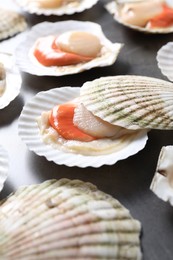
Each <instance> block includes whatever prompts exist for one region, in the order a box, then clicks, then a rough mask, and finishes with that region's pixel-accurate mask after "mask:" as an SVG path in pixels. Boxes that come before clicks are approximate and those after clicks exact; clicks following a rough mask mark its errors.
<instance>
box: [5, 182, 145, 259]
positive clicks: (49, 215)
mask: <svg viewBox="0 0 173 260" xmlns="http://www.w3.org/2000/svg"><path fill="white" fill-rule="evenodd" d="M0 213H1V214H0V232H1V238H2V239H1V240H0V258H1V259H6V260H10V259H13V260H22V259H33V260H39V259H73V258H75V259H93V260H94V259H103V258H104V259H117V260H121V259H134V260H140V259H141V258H142V253H141V249H140V237H139V236H140V232H141V224H140V222H139V221H138V220H135V219H133V218H132V216H131V215H130V213H129V211H128V210H127V209H126V208H125V207H124V206H122V205H121V204H120V203H119V202H118V201H117V200H116V199H114V198H113V197H111V196H110V195H108V194H106V193H104V192H102V191H100V190H98V189H97V187H96V186H94V185H92V184H91V183H85V182H82V181H80V180H68V179H61V180H59V181H58V180H49V181H46V182H43V183H41V184H37V185H30V186H25V187H21V188H19V189H18V190H17V191H16V192H15V193H13V194H11V195H10V196H9V197H8V198H7V199H5V200H4V201H3V202H2V203H1V205H0Z"/></svg>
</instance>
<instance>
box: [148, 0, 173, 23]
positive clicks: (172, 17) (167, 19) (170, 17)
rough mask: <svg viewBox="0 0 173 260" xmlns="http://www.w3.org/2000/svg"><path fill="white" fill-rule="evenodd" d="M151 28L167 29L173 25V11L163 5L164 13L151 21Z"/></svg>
mask: <svg viewBox="0 0 173 260" xmlns="http://www.w3.org/2000/svg"><path fill="white" fill-rule="evenodd" d="M149 25H150V27H151V28H157V27H159V28H166V27H169V26H172V25H173V9H172V8H169V7H168V6H167V5H166V4H164V5H163V11H162V13H160V14H159V15H156V16H155V17H153V18H152V19H151V20H150V21H149Z"/></svg>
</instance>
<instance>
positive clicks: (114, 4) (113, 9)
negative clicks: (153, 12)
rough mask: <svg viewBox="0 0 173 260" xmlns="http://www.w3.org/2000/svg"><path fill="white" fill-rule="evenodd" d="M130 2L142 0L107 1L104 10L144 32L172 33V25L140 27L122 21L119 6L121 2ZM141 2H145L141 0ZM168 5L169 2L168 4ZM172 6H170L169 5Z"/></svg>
mask: <svg viewBox="0 0 173 260" xmlns="http://www.w3.org/2000/svg"><path fill="white" fill-rule="evenodd" d="M167 1H168V0H167ZM130 2H142V0H114V1H111V2H109V3H108V4H106V5H105V8H106V10H107V11H108V12H109V13H110V14H111V15H113V18H114V20H115V21H116V22H118V23H120V24H122V25H124V26H126V27H128V28H130V29H133V30H136V31H139V32H144V33H153V34H155V33H156V34H157V33H159V34H167V33H172V32H173V26H169V27H164V28H160V27H158V28H148V27H147V26H146V27H140V26H136V25H132V24H129V23H125V22H124V21H122V19H121V17H120V16H119V7H120V5H122V4H125V3H130ZM143 2H145V1H144V0H143ZM169 5H170V4H169ZM171 7H172V6H171Z"/></svg>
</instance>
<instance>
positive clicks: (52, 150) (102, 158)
mask: <svg viewBox="0 0 173 260" xmlns="http://www.w3.org/2000/svg"><path fill="white" fill-rule="evenodd" d="M79 93H80V88H74V87H73V88H71V87H63V88H55V89H51V90H48V91H46V92H44V91H41V92H39V93H38V94H37V95H36V96H35V97H33V98H32V100H31V101H30V102H28V103H27V104H26V105H25V106H24V108H23V111H22V113H21V115H20V118H19V127H18V129H19V136H20V137H21V139H22V140H23V141H24V142H25V144H26V145H27V147H28V148H29V150H31V151H34V152H35V153H36V154H38V155H40V156H45V157H46V159H47V160H49V161H54V162H55V163H56V164H58V165H63V164H64V165H67V166H69V167H72V166H78V167H81V168H85V167H89V166H90V167H96V168H98V167H100V166H102V165H105V164H106V165H112V164H114V163H116V162H117V161H119V160H122V159H125V158H127V157H129V156H131V155H133V154H135V153H137V152H139V151H140V150H141V149H143V148H144V146H145V145H146V142H147V130H140V131H137V132H135V133H134V134H129V135H126V136H124V137H122V138H117V139H115V140H114V139H113V140H109V139H108V138H107V139H106V138H105V140H100V141H99V140H96V141H95V142H88V143H87V142H79V141H78V142H77V141H75V140H74V141H73V140H71V141H70V142H67V141H66V140H64V139H63V138H57V133H56V131H55V130H54V131H53V128H51V127H49V124H48V120H47V119H48V117H47V115H48V114H49V112H50V111H51V109H52V108H53V107H55V106H57V104H63V103H66V102H69V101H71V100H74V99H76V98H78V97H79ZM44 114H46V116H45V117H44ZM41 115H43V117H42V116H41ZM40 117H41V119H42V118H43V120H39V121H41V122H42V124H41V123H40V124H39V125H40V127H39V126H38V118H39V119H40Z"/></svg>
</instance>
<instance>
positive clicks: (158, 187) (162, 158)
mask: <svg viewBox="0 0 173 260" xmlns="http://www.w3.org/2000/svg"><path fill="white" fill-rule="evenodd" d="M150 189H151V190H152V191H153V192H154V193H155V194H156V195H157V196H158V197H159V198H160V199H162V200H164V201H169V202H170V204H171V205H172V206H173V145H168V146H163V147H162V149H161V151H160V154H159V158H158V162H157V167H156V172H155V175H154V178H153V180H152V183H151V186H150Z"/></svg>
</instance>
